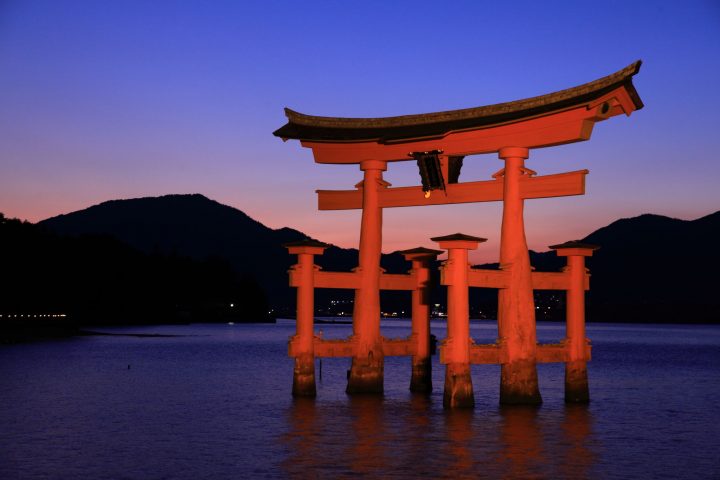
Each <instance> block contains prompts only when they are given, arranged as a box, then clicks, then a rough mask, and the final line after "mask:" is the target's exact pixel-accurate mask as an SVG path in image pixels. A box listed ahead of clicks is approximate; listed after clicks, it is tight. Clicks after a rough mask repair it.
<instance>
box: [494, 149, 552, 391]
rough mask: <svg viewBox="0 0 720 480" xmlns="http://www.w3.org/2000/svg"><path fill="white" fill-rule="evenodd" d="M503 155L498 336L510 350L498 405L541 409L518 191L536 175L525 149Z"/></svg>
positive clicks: (502, 151)
mask: <svg viewBox="0 0 720 480" xmlns="http://www.w3.org/2000/svg"><path fill="white" fill-rule="evenodd" d="M499 156H500V158H501V159H503V160H505V168H504V169H503V170H501V171H500V172H498V174H496V175H502V176H503V216H502V230H501V237H500V268H501V269H502V270H504V271H506V272H509V277H508V287H507V288H503V289H500V290H499V292H498V333H499V337H500V342H501V343H503V344H504V346H505V350H506V351H507V358H505V359H504V361H503V362H502V363H501V367H500V403H501V404H506V405H513V404H521V405H539V404H540V403H542V398H541V397H540V389H539V388H538V377H537V367H536V358H537V334H536V331H535V302H534V300H533V288H532V277H531V268H530V255H529V253H528V247H527V240H526V239H525V226H524V221H523V208H524V205H523V203H524V201H523V197H522V194H521V186H520V182H521V181H522V179H523V177H524V176H530V175H532V174H534V172H532V171H531V170H528V169H526V168H525V165H524V163H525V159H526V158H528V149H527V148H520V147H505V148H501V149H500V151H499Z"/></svg>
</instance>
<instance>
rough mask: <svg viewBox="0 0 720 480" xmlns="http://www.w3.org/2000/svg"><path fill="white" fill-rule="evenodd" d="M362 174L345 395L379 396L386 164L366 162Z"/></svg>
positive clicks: (381, 375)
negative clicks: (357, 276) (382, 192)
mask: <svg viewBox="0 0 720 480" xmlns="http://www.w3.org/2000/svg"><path fill="white" fill-rule="evenodd" d="M360 169H361V170H362V171H363V182H362V187H361V189H362V219H361V223H360V248H359V250H360V251H359V253H358V257H359V258H358V268H357V269H356V271H357V272H359V274H360V286H359V288H358V289H356V290H355V303H354V306H353V336H354V338H353V341H354V343H355V351H354V352H353V358H352V364H351V366H350V372H349V373H348V384H347V388H346V390H345V391H346V392H347V393H350V394H353V393H383V365H384V357H383V349H382V339H381V338H380V254H381V247H382V208H380V188H381V187H384V186H386V185H387V183H386V182H384V181H383V179H382V172H384V171H385V170H387V162H381V161H375V160H366V161H363V162H361V163H360Z"/></svg>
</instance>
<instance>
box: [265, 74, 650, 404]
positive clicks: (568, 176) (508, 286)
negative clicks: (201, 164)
mask: <svg viewBox="0 0 720 480" xmlns="http://www.w3.org/2000/svg"><path fill="white" fill-rule="evenodd" d="M640 64H641V62H640V61H637V62H635V63H633V64H631V65H629V66H628V67H626V68H624V69H622V70H620V71H618V72H616V73H613V74H611V75H608V76H607V77H603V78H601V79H598V80H595V81H592V82H589V83H586V84H584V85H580V86H578V87H574V88H570V89H566V90H562V91H558V92H555V93H550V94H547V95H542V96H538V97H533V98H528V99H524V100H517V101H514V102H508V103H501V104H496V105H489V106H483V107H477V108H470V109H463V110H454V111H446V112H436V113H428V114H421V115H405V116H399V117H385V118H335V117H318V116H310V115H304V114H301V113H298V112H294V111H292V110H290V109H285V114H286V116H287V118H288V123H287V124H286V125H285V126H283V127H282V128H280V129H278V130H277V131H275V132H274V135H276V136H278V137H280V138H282V139H283V140H288V139H297V140H300V141H301V145H302V146H304V147H306V148H310V149H312V152H313V155H314V158H315V162H316V163H332V164H358V165H359V166H360V170H362V171H363V180H362V181H361V182H360V183H358V184H357V185H355V187H356V188H355V190H341V191H336V190H318V192H317V193H318V206H319V209H320V210H347V209H362V220H361V226H360V246H359V262H358V267H357V268H356V269H355V270H354V271H353V272H352V273H340V272H321V271H319V268H317V267H315V266H314V264H313V262H312V256H313V255H315V254H320V253H322V251H323V250H324V248H325V247H326V245H324V244H319V243H318V242H300V243H297V244H292V245H288V247H289V248H290V253H297V254H298V256H299V263H298V264H297V265H296V266H295V267H293V270H292V271H291V285H293V286H297V287H298V321H297V335H296V336H295V337H293V339H291V342H290V355H291V356H294V357H295V359H296V365H295V373H294V387H293V393H294V394H295V395H314V394H315V380H314V356H316V355H320V356H351V357H352V365H351V369H350V372H349V375H348V386H347V392H348V393H377V392H382V391H383V358H384V356H385V355H388V354H391V355H392V354H394V355H398V354H399V355H414V358H415V357H418V351H423V352H424V351H425V344H424V343H423V344H422V345H420V344H419V343H418V340H417V338H418V337H417V336H415V338H413V336H411V338H410V339H408V340H407V341H405V343H402V342H398V341H388V340H386V339H383V338H382V337H381V335H380V290H381V289H388V288H392V289H404V290H412V291H415V292H425V291H426V289H427V288H428V287H427V285H426V284H423V283H421V282H418V281H417V279H418V278H419V277H418V275H419V274H418V272H419V271H420V270H422V268H421V267H420V266H419V265H414V268H413V271H412V272H411V275H408V276H402V275H395V276H391V275H387V274H384V273H383V272H382V270H381V268H380V255H381V247H382V209H383V208H390V207H407V206H422V205H440V204H452V203H470V202H488V201H502V202H503V217H502V228H501V236H500V239H501V241H500V270H499V271H490V270H488V271H478V270H474V269H470V268H469V265H468V263H467V250H468V249H473V248H476V247H477V244H478V243H479V242H481V241H484V239H481V238H478V237H471V236H467V235H463V234H456V235H450V236H447V237H438V238H434V239H433V240H435V241H438V242H439V243H440V247H441V248H444V249H448V251H449V258H448V261H446V262H445V266H444V267H443V283H444V284H446V285H448V286H449V289H448V338H447V339H446V340H445V341H444V342H443V346H442V348H441V362H443V363H445V364H446V379H445V397H444V398H445V400H444V404H445V405H446V406H447V407H462V406H471V405H473V404H474V400H473V395H472V382H471V380H470V369H469V365H470V363H500V364H501V389H500V401H501V403H524V404H537V403H540V402H541V398H540V392H539V389H538V381H537V370H536V363H537V362H538V361H564V362H566V400H567V401H580V402H582V401H587V399H588V393H587V370H586V367H585V362H586V361H587V360H589V345H588V342H587V340H586V339H585V332H584V290H585V289H587V288H588V276H587V274H586V272H585V267H584V257H585V256H589V255H591V254H592V250H593V249H594V248H596V247H594V246H589V245H582V244H579V243H577V242H575V243H573V242H570V243H566V244H562V245H555V246H553V247H552V248H556V249H557V251H558V254H559V255H564V256H568V267H567V268H566V270H565V271H564V272H562V273H544V272H532V269H531V266H530V261H529V255H528V248H527V242H526V239H525V228H524V222H523V205H524V201H525V200H526V199H534V198H548V197H560V196H568V195H583V194H584V193H585V175H586V174H587V173H588V171H587V170H578V171H574V172H567V173H561V174H555V175H544V176H536V173H535V172H534V171H532V170H530V169H528V168H526V167H525V160H526V159H527V158H528V157H529V151H530V149H533V148H541V147H550V146H555V145H562V144H566V143H571V142H578V141H583V140H588V139H589V138H590V135H591V133H592V129H593V127H594V125H595V123H596V122H599V121H603V120H606V119H608V118H610V117H613V116H616V115H619V114H622V113H624V114H626V115H630V114H631V113H632V112H633V111H635V110H638V109H640V108H642V107H643V104H642V101H641V100H640V97H639V96H638V94H637V91H636V90H635V88H634V86H633V84H632V77H633V76H634V75H635V74H636V73H638V71H639V69H640ZM493 152H497V154H498V156H499V158H500V159H501V160H503V161H504V167H503V168H502V169H501V170H500V171H498V172H497V173H496V174H495V175H493V180H487V181H475V182H462V183H461V182H459V181H458V179H459V174H460V170H461V167H462V162H463V159H464V157H466V156H468V155H476V154H483V153H493ZM412 159H414V160H416V161H417V162H418V166H419V167H420V173H421V176H422V180H423V186H417V187H399V188H391V185H390V184H389V183H388V182H386V181H384V180H383V177H382V172H383V171H385V170H386V169H387V166H388V163H390V162H396V161H407V160H412ZM436 189H442V190H444V194H435V195H429V194H430V192H431V191H432V190H436ZM438 253H440V252H437V251H434V253H433V251H428V252H426V256H425V257H424V258H425V260H427V259H428V258H434V257H435V256H436V255H437V254H438ZM408 258H410V257H408ZM425 265H427V261H425ZM423 275H424V273H423ZM402 277H407V278H405V279H403V278H402ZM314 286H317V287H320V288H322V287H323V286H324V287H327V288H330V287H332V288H352V289H354V290H355V302H354V310H353V336H352V337H351V338H350V339H349V341H346V342H344V343H342V342H338V341H335V342H329V341H323V340H321V339H319V338H317V337H314V335H313V326H312V323H313V310H312V308H313V307H312V291H313V290H312V289H313V288H314ZM469 286H475V287H487V288H498V289H499V294H498V295H499V302H498V306H499V308H498V334H499V338H498V342H497V343H496V344H494V345H488V346H481V345H474V344H473V342H472V340H471V339H470V338H469V324H468V322H469V320H468V309H467V287H469ZM533 288H537V289H543V288H545V289H560V290H566V291H567V292H568V325H567V332H566V337H567V338H566V340H565V341H564V342H563V343H562V344H560V345H545V346H542V345H541V346H538V345H537V340H536V329H535V308H534V301H533ZM463 292H464V293H463ZM413 307H414V308H420V306H417V305H416V302H415V301H414V302H413ZM422 315H426V312H423V313H422ZM416 317H417V319H416ZM420 317H421V315H416V312H415V311H414V312H413V331H416V330H417V329H418V328H420V327H419V325H420V324H421V323H422V324H423V325H424V323H425V320H423V319H421V318H420ZM424 328H425V327H424V326H422V329H423V330H424ZM392 342H395V344H396V345H395V346H393V343H392ZM423 342H425V337H423ZM422 355H426V354H425V353H423V354H422ZM418 358H419V357H418ZM423 358H424V357H423ZM420 360H422V358H419V360H418V362H414V367H413V371H414V373H415V366H416V364H417V365H419V362H420ZM426 360H427V361H426V363H427V368H428V369H429V356H427V359H426ZM420 370H422V369H420ZM428 375H429V370H428ZM428 378H429V377H428Z"/></svg>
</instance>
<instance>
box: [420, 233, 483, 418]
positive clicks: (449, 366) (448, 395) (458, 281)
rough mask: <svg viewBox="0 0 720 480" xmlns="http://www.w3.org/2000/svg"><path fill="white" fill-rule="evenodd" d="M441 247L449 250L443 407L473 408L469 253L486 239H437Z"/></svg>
mask: <svg viewBox="0 0 720 480" xmlns="http://www.w3.org/2000/svg"><path fill="white" fill-rule="evenodd" d="M432 240H433V241H434V242H439V244H440V248H443V249H447V250H448V259H447V261H446V262H445V264H444V266H443V268H442V279H441V283H442V284H443V285H447V287H448V317H447V338H446V339H445V340H444V341H443V344H442V347H441V350H440V362H442V363H444V364H445V391H444V393H443V407H445V408H472V407H474V406H475V396H474V394H473V387H472V377H471V376H470V312H469V308H470V306H469V304H468V270H469V269H470V264H469V263H468V250H474V249H476V248H477V246H478V243H480V242H484V241H485V239H484V238H479V237H471V236H470V235H464V234H462V233H456V234H453V235H447V236H445V237H435V238H433V239H432Z"/></svg>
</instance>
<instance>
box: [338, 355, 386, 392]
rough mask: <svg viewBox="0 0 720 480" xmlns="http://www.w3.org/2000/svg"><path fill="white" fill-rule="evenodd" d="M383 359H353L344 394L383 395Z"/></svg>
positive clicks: (374, 357) (371, 357) (376, 357)
mask: <svg viewBox="0 0 720 480" xmlns="http://www.w3.org/2000/svg"><path fill="white" fill-rule="evenodd" d="M383 363H384V362H383V358H382V356H380V357H379V358H378V356H372V355H371V356H370V357H364V358H356V357H353V359H352V364H351V366H350V370H349V371H348V384H347V388H346V389H345V393H349V394H356V393H383Z"/></svg>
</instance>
